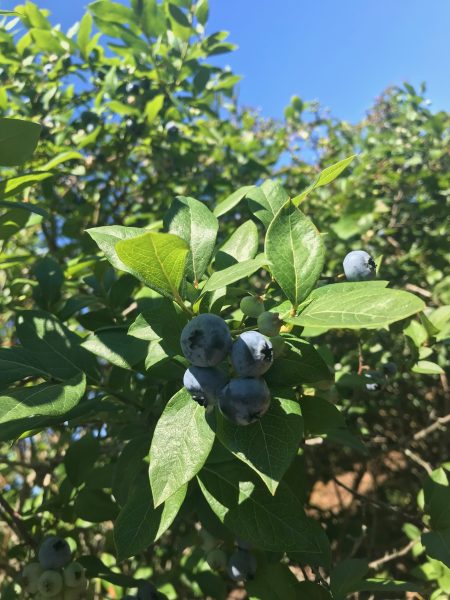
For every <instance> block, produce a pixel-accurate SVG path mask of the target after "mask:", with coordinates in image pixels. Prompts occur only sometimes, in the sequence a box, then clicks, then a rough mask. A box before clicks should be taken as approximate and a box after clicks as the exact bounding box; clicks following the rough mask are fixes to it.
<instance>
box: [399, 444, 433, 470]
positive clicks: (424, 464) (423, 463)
mask: <svg viewBox="0 0 450 600" xmlns="http://www.w3.org/2000/svg"><path fill="white" fill-rule="evenodd" d="M403 454H404V455H405V456H407V457H408V458H410V459H411V460H412V461H414V462H415V463H417V464H418V465H419V466H421V467H422V468H423V469H425V471H426V472H427V473H428V475H430V474H431V473H432V472H433V467H432V466H431V465H430V463H427V462H426V461H425V460H423V458H421V457H420V456H419V455H418V454H416V453H415V452H413V451H412V450H410V449H409V448H405V449H404V450H403Z"/></svg>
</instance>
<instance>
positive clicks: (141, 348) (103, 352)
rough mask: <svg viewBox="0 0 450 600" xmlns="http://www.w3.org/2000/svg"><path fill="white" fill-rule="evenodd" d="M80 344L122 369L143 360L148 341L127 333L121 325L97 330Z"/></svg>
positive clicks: (129, 367)
mask: <svg viewBox="0 0 450 600" xmlns="http://www.w3.org/2000/svg"><path fill="white" fill-rule="evenodd" d="M81 345H82V346H83V348H85V349H86V350H89V352H92V354H95V355H96V356H99V357H100V358H103V359H105V360H107V361H108V362H110V363H111V364H113V365H116V367H121V368H122V369H133V367H134V365H136V364H137V363H138V362H140V361H142V360H144V358H145V356H146V354H147V351H148V342H145V341H143V340H139V339H137V338H135V337H132V336H129V335H127V332H126V330H125V329H123V328H121V327H110V328H104V329H102V330H99V331H97V332H96V333H95V334H92V335H90V336H89V337H88V338H87V339H86V340H85V341H84V342H83V343H82V344H81Z"/></svg>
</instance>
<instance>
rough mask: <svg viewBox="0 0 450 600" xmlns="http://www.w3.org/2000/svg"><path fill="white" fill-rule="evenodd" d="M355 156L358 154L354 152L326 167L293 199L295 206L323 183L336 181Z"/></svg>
mask: <svg viewBox="0 0 450 600" xmlns="http://www.w3.org/2000/svg"><path fill="white" fill-rule="evenodd" d="M355 156H356V154H353V155H352V156H349V157H348V158H344V159H343V160H340V161H339V162H337V163H335V164H334V165H331V166H330V167H327V168H326V169H324V170H323V171H322V172H321V173H320V175H319V176H318V177H317V179H316V180H315V181H314V183H312V184H311V185H310V186H308V187H307V188H306V190H303V192H302V193H301V194H299V195H298V196H295V198H293V199H292V202H293V203H294V204H295V206H298V205H299V204H300V203H301V202H303V200H305V199H306V198H307V197H308V196H309V194H310V193H311V192H312V191H313V190H315V189H316V188H318V187H322V186H323V185H327V184H328V183H331V182H332V181H334V180H335V179H336V177H338V176H339V175H340V174H341V173H342V171H343V170H344V169H346V168H347V167H348V165H349V164H350V163H351V162H352V161H353V159H354V158H355Z"/></svg>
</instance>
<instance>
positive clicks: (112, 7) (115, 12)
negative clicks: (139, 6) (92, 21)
mask: <svg viewBox="0 0 450 600" xmlns="http://www.w3.org/2000/svg"><path fill="white" fill-rule="evenodd" d="M89 10H90V11H91V12H92V13H93V14H94V15H95V16H96V17H99V18H100V19H103V20H104V21H111V22H112V23H119V24H123V23H132V22H133V21H134V20H135V15H134V12H133V11H132V10H131V9H130V8H128V7H127V6H123V4H119V3H118V2H112V1H111V0H97V1H96V2H92V3H91V4H89Z"/></svg>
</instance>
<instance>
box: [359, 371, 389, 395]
mask: <svg viewBox="0 0 450 600" xmlns="http://www.w3.org/2000/svg"><path fill="white" fill-rule="evenodd" d="M364 379H365V383H364V386H365V388H366V391H367V392H371V393H373V392H379V391H380V390H381V389H382V388H383V383H384V381H383V375H382V374H381V373H379V372H378V371H367V372H366V373H364Z"/></svg>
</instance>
